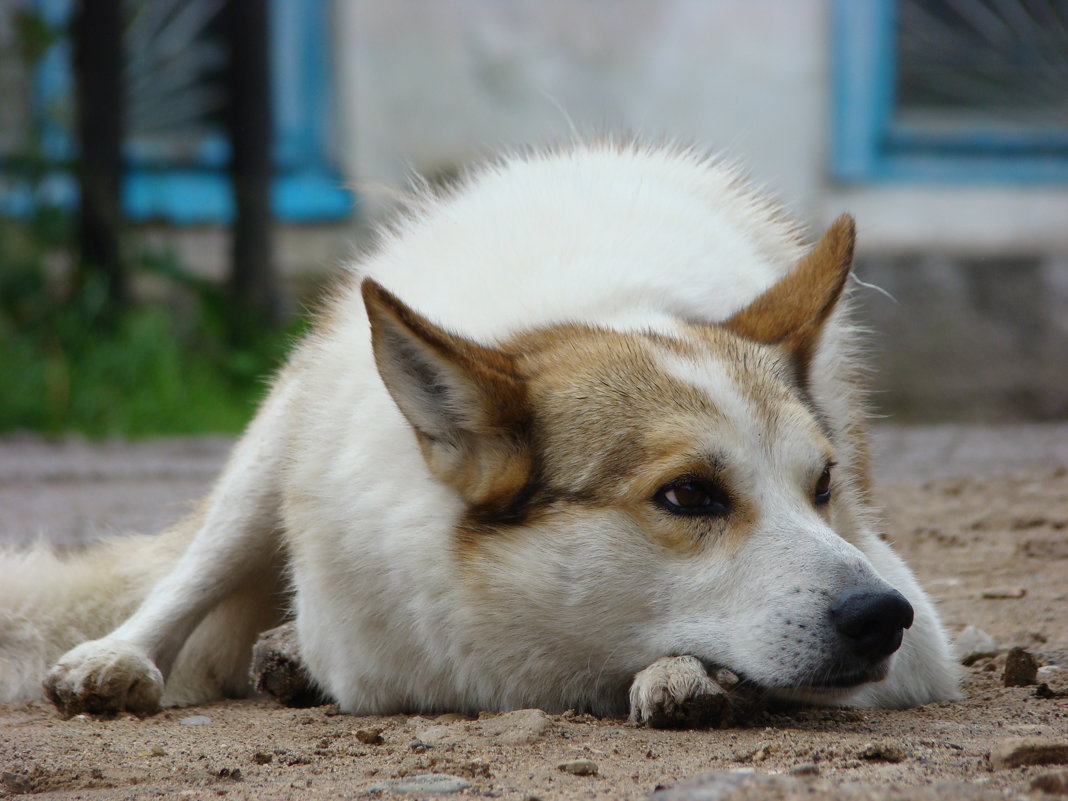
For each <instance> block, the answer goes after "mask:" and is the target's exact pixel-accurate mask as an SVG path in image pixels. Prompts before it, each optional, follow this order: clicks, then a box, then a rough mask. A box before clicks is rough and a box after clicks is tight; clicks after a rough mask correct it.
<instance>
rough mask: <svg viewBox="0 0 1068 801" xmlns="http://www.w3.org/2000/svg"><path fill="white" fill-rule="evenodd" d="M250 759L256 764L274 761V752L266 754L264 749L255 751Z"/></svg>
mask: <svg viewBox="0 0 1068 801" xmlns="http://www.w3.org/2000/svg"><path fill="white" fill-rule="evenodd" d="M252 761H253V762H255V763H256V764H257V765H267V764H269V763H271V762H273V761H274V754H268V753H267V752H266V751H257V752H256V753H255V754H253V755H252Z"/></svg>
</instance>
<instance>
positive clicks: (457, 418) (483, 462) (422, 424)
mask: <svg viewBox="0 0 1068 801" xmlns="http://www.w3.org/2000/svg"><path fill="white" fill-rule="evenodd" d="M360 290H361V292H362V294H363V300H364V305H365V306H366V308H367V317H368V319H369V321H370V323H371V345H372V348H373V350H374V357H375V362H376V364H377V366H378V373H379V375H380V376H381V377H382V382H383V383H384V384H385V386H386V389H387V390H388V391H389V394H390V395H391V396H392V397H393V400H394V401H395V402H396V404H397V406H398V408H399V409H400V410H401V413H402V414H403V415H404V416H405V417H406V418H407V420H408V422H409V423H410V424H411V426H412V428H413V429H414V430H415V434H416V437H417V439H418V441H419V446H420V448H421V449H422V452H423V458H424V459H425V460H426V462H427V465H428V466H429V467H430V470H431V472H432V473H434V475H435V476H436V477H437V478H439V479H440V480H441V481H443V482H445V483H447V484H450V485H452V486H453V487H455V488H456V489H457V490H459V491H460V493H461V494H462V495H463V496H464V497H465V499H467V500H468V501H469V502H471V503H481V504H484V503H488V502H490V500H491V496H493V497H497V496H504V495H507V494H508V493H509V492H510V491H511V487H512V485H513V484H516V483H522V480H523V478H524V476H522V475H521V474H523V473H524V471H525V469H526V467H527V465H528V462H529V459H528V458H527V457H526V455H525V454H524V453H523V448H522V445H521V437H520V436H517V432H521V430H522V427H523V424H524V421H525V419H526V415H527V404H526V397H527V396H526V384H525V382H524V381H523V379H522V378H521V377H520V376H519V375H518V374H517V373H516V371H515V368H514V365H513V361H512V358H511V357H510V356H509V355H508V354H506V353H503V352H501V351H498V350H495V349H493V348H487V347H484V346H482V345H479V344H477V343H475V342H471V341H470V340H468V339H464V338H463V337H460V336H457V335H455V334H451V333H449V332H448V331H445V330H443V329H441V328H439V327H437V326H435V325H434V324H433V323H431V322H430V321H429V320H427V319H426V318H425V317H423V316H421V315H420V314H418V313H416V312H415V311H413V310H412V309H411V308H409V307H408V306H406V305H405V304H404V303H403V302H401V300H400V299H399V298H397V297H396V296H395V295H393V294H392V293H391V292H389V291H388V290H386V289H385V288H383V287H382V286H381V285H380V284H378V283H377V282H375V281H373V280H371V279H366V280H364V282H363V284H362V285H361V287H360ZM502 482H503V485H502Z"/></svg>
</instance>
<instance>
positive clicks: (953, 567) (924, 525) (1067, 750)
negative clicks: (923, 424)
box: [0, 425, 1068, 801]
mask: <svg viewBox="0 0 1068 801" xmlns="http://www.w3.org/2000/svg"><path fill="white" fill-rule="evenodd" d="M227 444H228V443H227V442H226V441H225V440H213V439H201V440H183V441H165V442H158V443H140V444H136V445H125V444H121V443H112V444H108V445H103V446H92V445H87V444H85V443H81V442H77V441H71V442H64V443H56V444H48V443H43V442H41V441H39V440H35V439H28V438H27V439H15V440H8V441H0V543H2V542H8V543H11V542H22V541H25V540H26V539H27V538H28V537H30V536H36V535H37V534H40V533H42V532H48V533H49V535H50V536H52V537H53V538H55V539H57V540H59V541H61V542H65V543H73V542H78V541H81V540H84V539H86V538H89V537H91V536H94V535H96V534H98V533H100V532H102V531H107V530H109V529H112V528H127V527H138V528H142V529H144V528H146V527H149V526H153V527H158V526H159V525H162V524H163V523H165V522H166V521H167V519H168V518H173V517H177V516H178V515H179V514H180V513H181V511H182V509H183V507H184V504H185V501H187V500H188V499H190V498H192V497H194V496H195V495H196V494H197V493H198V492H199V491H200V490H201V489H202V488H203V487H204V486H206V484H207V483H208V482H209V481H210V479H211V475H212V474H213V472H214V471H215V470H216V469H217V467H218V465H219V463H220V460H221V459H222V458H223V457H224V455H225V451H226V447H227ZM877 445H878V448H877V454H878V464H879V469H878V476H879V479H880V487H879V494H880V497H881V499H882V501H883V503H884V505H885V507H886V509H887V526H886V529H887V531H888V532H889V533H890V536H891V539H893V541H894V542H895V543H896V545H897V547H898V549H899V551H900V552H901V553H902V554H904V556H905V557H906V559H907V560H908V561H909V563H910V564H911V565H912V566H913V568H914V569H915V570H916V572H917V573H918V574H919V575H920V577H921V580H922V581H923V583H924V584H925V586H926V587H927V588H928V589H929V591H930V592H931V594H932V595H933V596H934V597H935V598H937V599H938V601H939V602H940V606H941V609H942V612H943V614H944V616H945V619H946V621H947V624H948V625H949V627H950V629H951V631H952V632H953V634H954V635H956V634H957V633H959V632H960V631H961V630H962V629H963V628H964V627H965V626H969V625H971V626H976V627H978V628H979V629H982V630H983V631H985V632H987V633H989V634H990V635H992V636H993V637H994V638H995V639H996V640H997V644H998V648H999V651H1000V653H999V654H998V655H997V656H993V657H983V658H979V659H977V660H976V661H975V662H973V664H971V665H970V666H968V667H962V672H963V677H964V679H963V687H964V691H965V696H966V697H965V698H964V700H962V701H958V702H952V703H939V704H932V705H929V706H926V707H922V708H919V709H911V710H903V711H869V710H851V709H844V710H827V709H797V710H792V711H777V712H772V713H766V714H764V715H763V716H762V717H760V718H759V719H757V720H755V721H752V722H750V723H748V724H746V725H745V726H743V727H740V728H734V729H728V730H714V731H682V732H680V731H653V730H648V729H640V728H634V727H632V726H631V725H629V724H627V723H626V722H625V721H623V720H598V719H593V718H591V717H588V716H585V715H567V714H565V715H554V716H547V715H544V714H542V713H540V712H537V711H526V712H518V713H509V714H507V715H503V716H488V715H484V716H482V717H481V718H480V719H478V720H468V719H463V718H457V717H455V716H445V717H444V718H438V719H435V720H430V719H425V718H419V717H405V716H397V717H385V718H367V717H361V718H357V717H350V716H346V715H338V714H337V713H336V710H335V709H334V708H333V707H330V706H324V707H313V708H310V709H285V708H281V707H279V706H277V705H275V704H274V703H273V702H271V701H268V700H265V699H252V700H244V701H225V702H220V703H216V704H210V705H207V706H203V707H196V708H188V709H172V710H166V711H164V712H163V713H162V714H160V715H158V716H156V717H153V718H149V719H146V720H138V719H136V718H133V717H121V718H118V719H115V720H105V721H101V720H95V719H89V718H85V717H81V716H79V717H76V718H74V719H71V720H62V719H61V718H60V717H59V716H58V715H57V714H56V713H55V712H54V711H53V710H52V708H51V707H49V706H48V705H46V704H44V703H31V704H27V705H22V706H8V707H0V794H2V793H5V792H6V793H8V794H19V793H40V794H42V795H41V796H40V797H42V798H56V799H75V798H80V799H101V801H104V800H105V799H108V800H110V799H127V798H152V797H178V798H183V799H209V798H221V797H226V798H230V799H235V800H236V799H275V798H278V799H282V798H286V799H289V798H292V799H312V800H313V801H314V800H315V799H328V798H329V799H334V798H359V797H375V796H376V795H378V794H381V795H382V796H383V797H395V796H394V795H392V794H391V793H392V792H393V790H404V788H403V787H400V788H397V787H396V785H392V788H393V790H390V789H389V787H390V786H389V785H385V784H384V783H387V782H390V781H394V780H398V779H407V780H409V781H411V780H413V777H425V776H426V775H427V774H442V775H443V776H445V777H447V778H442V779H440V780H438V781H439V782H440V783H439V784H438V785H433V784H427V783H426V782H428V781H430V780H428V779H425V778H415V779H414V781H416V782H417V784H416V787H415V788H414V789H412V790H411V791H410V792H408V794H406V795H401V796H396V797H406V798H430V797H433V798H439V797H445V798H447V797H453V798H503V799H515V800H516V801H521V800H530V799H535V798H541V799H546V801H548V799H586V798H605V799H643V798H646V797H648V796H649V795H650V794H651V793H653V791H654V789H655V788H658V787H661V786H670V785H673V784H675V783H677V782H679V781H680V780H684V779H686V778H687V777H693V776H696V775H699V774H705V773H708V772H710V771H739V770H752V771H756V772H758V773H759V774H771V775H779V776H783V777H785V778H784V779H783V780H782V781H783V782H784V783H783V784H781V785H775V786H773V787H771V789H768V788H767V787H764V788H763V789H761V787H750V788H749V789H745V788H743V789H742V790H740V791H739V792H738V793H735V794H731V793H730V792H729V791H726V790H725V791H722V792H720V791H719V790H712V789H707V788H706V789H705V790H704V791H697V790H678V789H677V790H676V794H675V795H674V796H671V797H673V798H690V799H698V798H705V799H710V798H731V799H734V798H746V799H765V798H767V799H770V798H776V799H794V798H809V799H812V798H832V799H834V798H850V799H860V798H866V799H883V798H886V799H890V798H893V799H902V800H903V799H912V798H917V799H919V798H924V799H926V798H931V799H934V798H938V799H942V800H944V801H949V800H950V799H953V798H976V799H986V798H991V799H993V798H1040V797H1045V798H1050V797H1053V796H1050V795H1046V794H1045V792H1044V791H1042V790H1039V789H1032V783H1033V782H1035V781H1036V779H1037V780H1038V781H1039V783H1040V784H1045V785H1046V786H1049V787H1050V788H1055V786H1056V781H1057V776H1058V775H1059V774H1060V773H1061V772H1062V771H1065V770H1068V766H1065V765H1061V766H1060V767H1058V766H1057V765H1051V764H1045V765H1032V766H1024V767H1009V768H993V767H991V764H990V762H991V761H990V759H989V754H990V752H991V751H997V750H998V749H999V748H1001V747H1004V746H1005V743H1006V742H1007V741H1008V740H1010V739H1011V738H1015V737H1042V738H1046V739H1048V740H1054V741H1056V742H1059V743H1061V744H1062V745H1064V753H1062V754H1060V755H1059V756H1058V754H1057V752H1055V751H1049V752H1047V758H1048V759H1053V760H1054V761H1056V760H1058V759H1059V760H1061V761H1068V693H1066V695H1065V696H1062V697H1056V694H1057V691H1059V690H1060V691H1063V690H1065V689H1066V688H1068V426H1065V425H1058V426H1020V427H1014V428H1011V429H1010V428H1004V429H981V428H972V427H968V428H965V427H927V428H922V429H921V428H891V427H883V428H881V429H880V430H879V431H878V436H877ZM1012 646H1023V647H1026V648H1027V649H1029V650H1030V651H1031V652H1032V653H1033V654H1034V655H1035V656H1037V657H1038V659H1039V661H1040V662H1042V663H1043V664H1047V665H1054V666H1057V665H1061V666H1063V667H1061V668H1060V669H1056V668H1054V669H1053V670H1047V671H1044V672H1043V673H1042V678H1044V679H1045V680H1046V681H1047V683H1048V685H1049V686H1048V687H1047V688H1046V689H1045V690H1043V689H1042V688H1041V687H1039V686H1036V685H1029V686H1021V687H1006V686H1004V684H1003V680H1002V671H1003V668H1004V663H1005V660H1006V656H1005V649H1007V648H1009V647H1012ZM1051 696H1054V697H1051ZM377 730H380V731H377ZM576 761H586V762H592V763H594V769H595V771H596V772H595V773H593V774H590V775H578V774H575V773H570V772H566V771H564V770H561V769H560V766H561V765H564V764H566V763H574V762H576ZM585 769H586V770H587V771H589V770H590V769H591V768H590V766H588V765H587V766H585ZM572 770H580V771H581V768H575V767H574V765H572ZM1042 777H1044V778H1042ZM1062 778H1063V777H1062ZM775 781H779V780H778V779H776V780H775ZM419 782H423V783H422V784H419ZM943 784H948V785H949V786H944V787H943V786H941V785H943ZM435 789H437V790H443V791H446V792H447V793H451V795H449V794H446V795H432V794H431V791H433V790H435ZM1066 792H1068V791H1066ZM702 793H703V794H702ZM717 793H718V794H717ZM665 797H666V796H665Z"/></svg>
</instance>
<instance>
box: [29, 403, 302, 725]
mask: <svg viewBox="0 0 1068 801" xmlns="http://www.w3.org/2000/svg"><path fill="white" fill-rule="evenodd" d="M279 394H280V393H277V392H276V395H275V397H274V398H272V403H270V404H269V405H268V406H265V408H264V409H263V411H262V412H261V414H260V416H259V417H258V418H257V420H256V421H255V422H254V423H253V424H252V426H250V428H249V430H248V432H247V433H246V435H245V437H244V438H243V439H242V441H241V442H240V443H239V444H238V446H237V447H236V449H235V451H234V454H233V456H232V458H231V460H230V463H229V464H228V465H227V468H226V470H225V471H224V472H223V475H222V477H221V479H220V480H219V483H218V484H217V485H216V487H215V489H214V491H213V492H212V495H211V496H210V498H209V500H208V504H207V508H206V510H205V514H204V517H203V521H202V523H201V526H200V528H199V530H198V531H197V533H196V536H195V537H194V539H193V541H192V542H191V543H190V545H189V547H188V548H187V549H186V551H185V553H183V554H182V556H181V557H180V559H179V560H178V562H177V563H176V564H175V566H174V568H173V569H172V570H171V572H170V573H169V574H168V575H166V576H165V577H164V578H163V579H162V580H161V581H160V582H159V583H158V584H157V585H156V586H155V587H154V588H153V589H152V591H151V592H150V593H149V594H148V596H147V597H146V598H145V600H144V601H143V602H142V603H141V605H140V606H139V607H138V609H137V610H136V611H135V612H134V614H133V615H132V616H130V617H129V618H128V619H127V620H126V621H125V622H124V623H122V624H121V625H120V626H119V627H118V628H116V629H115V630H114V631H112V632H111V633H110V634H109V635H108V636H106V637H104V638H102V639H99V640H92V641H90V642H86V643H82V644H81V645H79V646H77V647H75V648H73V649H72V650H70V651H68V652H67V653H66V654H64V655H63V656H62V657H61V658H60V659H59V661H58V662H57V663H56V665H55V666H54V667H53V668H52V669H51V670H50V671H49V673H48V675H47V676H46V678H45V692H46V693H47V695H48V697H49V698H50V699H51V700H52V702H53V703H54V704H55V705H56V706H57V707H58V708H59V709H60V711H61V712H63V713H64V714H67V715H74V714H78V713H80V712H91V713H104V714H107V713H114V712H118V711H122V710H125V711H129V712H133V713H135V714H141V715H144V714H151V713H153V712H155V711H156V710H158V708H159V704H160V698H161V696H162V693H163V687H164V682H165V679H166V677H167V675H168V673H169V672H170V670H171V668H172V667H173V665H174V663H175V660H176V659H177V657H178V654H179V652H180V651H181V650H182V647H183V646H184V645H185V642H186V640H187V639H188V638H189V636H190V634H191V633H192V632H193V630H194V629H195V628H196V627H197V626H198V624H199V623H200V622H201V620H203V618H204V617H205V615H207V613H208V612H210V611H211V610H212V609H213V608H214V607H216V606H217V605H218V604H219V603H220V602H221V601H223V600H225V599H226V598H227V597H228V596H231V595H232V594H233V593H235V592H236V591H238V590H241V589H242V588H245V587H248V586H249V584H250V583H257V582H263V583H268V582H272V581H274V578H275V577H274V575H273V573H274V572H275V571H276V569H277V568H276V566H275V564H276V560H275V556H276V552H277V550H278V548H279V543H278V535H279V531H280V525H281V524H280V518H279V509H278V506H279V501H278V495H279V493H278V489H277V481H278V467H279V462H280V459H281V448H280V446H279V443H280V441H281V437H280V436H279V433H280V431H281V428H280V427H279V426H280V423H281V420H280V417H281V414H282V412H283V411H284V404H283V403H282V402H281V401H282V398H280V397H278V395H279ZM234 636H237V634H236V633H234ZM211 673H212V671H211V670H205V671H204V674H205V676H210V674H211ZM205 680H209V679H205Z"/></svg>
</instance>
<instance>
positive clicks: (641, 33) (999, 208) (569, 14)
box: [334, 0, 1068, 253]
mask: <svg viewBox="0 0 1068 801" xmlns="http://www.w3.org/2000/svg"><path fill="white" fill-rule="evenodd" d="M829 13H830V12H829V0H335V7H334V15H335V18H334V31H335V36H336V42H335V43H336V48H335V56H336V58H337V64H336V72H335V74H336V75H337V76H338V80H339V86H338V88H339V96H340V104H341V105H340V109H339V112H340V113H339V117H340V119H339V136H338V141H339V142H341V143H344V145H343V147H342V150H341V159H342V163H343V164H344V165H345V168H346V171H347V173H348V175H349V178H350V179H351V180H353V181H354V182H355V183H357V184H358V185H359V186H360V188H361V189H362V194H363V196H364V203H365V208H368V209H369V210H371V211H372V212H374V211H376V210H380V209H382V208H383V207H385V206H386V205H387V201H386V199H385V197H384V195H382V194H376V192H375V188H376V187H403V186H404V184H405V176H406V174H407V171H408V170H409V169H415V170H417V171H419V172H421V173H424V174H427V175H430V176H434V175H438V174H443V173H449V172H453V171H455V170H456V169H457V168H459V167H461V166H462V165H463V164H465V163H468V162H470V161H472V160H478V159H479V158H481V157H483V156H484V155H487V154H492V153H494V152H496V151H498V150H500V149H501V148H503V147H515V146H524V145H532V144H538V143H543V142H546V141H556V140H560V139H566V138H568V137H569V136H570V130H571V128H572V126H573V127H574V128H575V129H577V130H578V131H579V132H580V133H581V134H583V135H591V134H597V133H602V132H607V133H613V134H638V135H641V136H645V137H649V138H653V139H658V138H664V137H669V138H675V139H678V140H681V141H683V142H693V143H696V144H699V145H700V146H702V147H704V148H708V149H712V150H718V151H723V152H725V153H726V154H728V155H729V156H730V157H732V158H734V159H737V160H740V161H741V162H742V163H744V164H745V165H746V167H747V168H748V170H749V172H750V174H751V175H752V177H753V178H754V179H756V180H757V181H759V182H762V183H765V184H767V185H768V186H769V187H771V188H772V189H773V190H774V192H775V193H776V194H777V195H778V196H779V197H780V198H782V199H783V200H784V201H785V202H786V204H787V206H788V208H790V209H791V210H793V211H794V212H795V213H797V214H798V215H800V216H801V217H802V218H804V219H805V220H806V221H808V222H809V223H811V224H812V225H822V224H825V223H826V222H828V221H829V220H831V219H833V218H834V217H835V216H836V215H837V214H839V213H840V212H842V211H845V210H849V211H852V212H853V213H855V214H856V216H857V217H858V220H859V223H860V230H861V246H862V248H863V249H864V250H866V251H867V252H869V253H881V252H894V251H908V250H930V249H939V250H944V251H951V252H962V253H968V252H982V253H988V252H990V251H991V250H993V251H1003V252H1014V251H1018V250H1021V249H1023V250H1025V251H1027V252H1049V251H1052V252H1061V253H1065V252H1068V190H1064V189H1048V188H1047V189H1032V188H1005V187H958V188H944V187H943V188H939V187H936V186H915V185H913V186H909V185H880V186H875V187H864V188H840V187H834V186H832V185H831V184H830V182H829V180H828V169H827V158H828V155H827V148H828V146H829V126H828V121H829V118H830V109H829V87H830V47H829V31H830V18H829Z"/></svg>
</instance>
